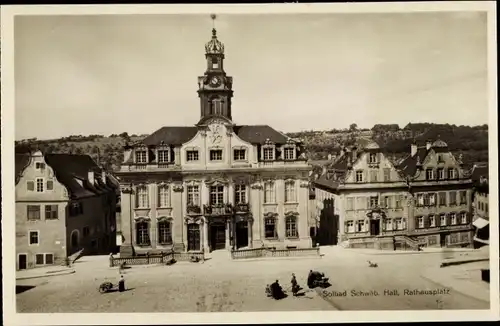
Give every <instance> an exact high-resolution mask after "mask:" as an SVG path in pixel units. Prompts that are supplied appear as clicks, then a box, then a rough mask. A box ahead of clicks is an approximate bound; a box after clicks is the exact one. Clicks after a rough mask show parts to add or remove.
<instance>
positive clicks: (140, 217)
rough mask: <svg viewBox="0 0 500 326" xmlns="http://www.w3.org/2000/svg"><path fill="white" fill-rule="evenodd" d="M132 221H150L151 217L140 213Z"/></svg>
mask: <svg viewBox="0 0 500 326" xmlns="http://www.w3.org/2000/svg"><path fill="white" fill-rule="evenodd" d="M134 221H135V222H150V221H151V218H150V217H149V216H144V215H140V216H135V217H134Z"/></svg>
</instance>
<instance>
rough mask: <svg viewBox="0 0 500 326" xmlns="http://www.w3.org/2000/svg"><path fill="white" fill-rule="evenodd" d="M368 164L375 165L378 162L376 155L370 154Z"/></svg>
mask: <svg viewBox="0 0 500 326" xmlns="http://www.w3.org/2000/svg"><path fill="white" fill-rule="evenodd" d="M369 162H370V163H377V162H378V155H377V153H370V156H369Z"/></svg>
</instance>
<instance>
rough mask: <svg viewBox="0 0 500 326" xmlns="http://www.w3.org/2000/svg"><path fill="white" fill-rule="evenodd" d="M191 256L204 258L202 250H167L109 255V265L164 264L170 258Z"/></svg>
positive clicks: (185, 258) (181, 259) (179, 258)
mask: <svg viewBox="0 0 500 326" xmlns="http://www.w3.org/2000/svg"><path fill="white" fill-rule="evenodd" d="M191 257H196V258H198V259H200V260H204V259H205V254H204V253H203V252H174V251H169V252H165V253H160V254H153V255H148V254H146V255H141V256H132V257H113V256H110V257H109V266H110V267H115V266H120V264H122V263H125V264H126V265H129V266H131V265H150V264H165V263H166V262H168V261H169V260H171V259H175V260H176V261H189V260H190V259H191Z"/></svg>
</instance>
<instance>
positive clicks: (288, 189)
mask: <svg viewBox="0 0 500 326" xmlns="http://www.w3.org/2000/svg"><path fill="white" fill-rule="evenodd" d="M296 201H297V198H296V197H295V181H293V180H289V181H286V182H285V202H286V203H290V202H296Z"/></svg>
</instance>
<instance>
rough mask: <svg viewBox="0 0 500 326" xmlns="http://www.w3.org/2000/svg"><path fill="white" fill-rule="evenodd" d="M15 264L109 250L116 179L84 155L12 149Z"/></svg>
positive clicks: (35, 264) (55, 261)
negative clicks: (22, 152) (111, 177)
mask: <svg viewBox="0 0 500 326" xmlns="http://www.w3.org/2000/svg"><path fill="white" fill-rule="evenodd" d="M15 167H16V254H17V264H16V268H17V269H18V270H20V269H28V268H32V267H41V266H46V265H53V264H61V263H64V262H65V259H66V257H69V256H70V255H72V254H75V253H76V252H78V251H80V250H82V249H83V250H84V254H86V255H90V254H103V253H105V254H107V253H109V252H111V251H113V250H114V249H115V239H116V236H115V224H116V223H115V212H116V201H117V199H116V197H117V195H118V194H117V189H118V187H119V185H118V184H115V183H114V182H113V180H112V179H110V176H109V174H107V173H106V172H105V171H104V170H102V169H101V168H99V167H98V166H97V164H96V163H95V162H94V161H93V160H92V158H91V157H90V156H88V155H71V154H47V155H43V154H42V153H41V152H40V151H37V152H35V153H25V154H16V157H15Z"/></svg>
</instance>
